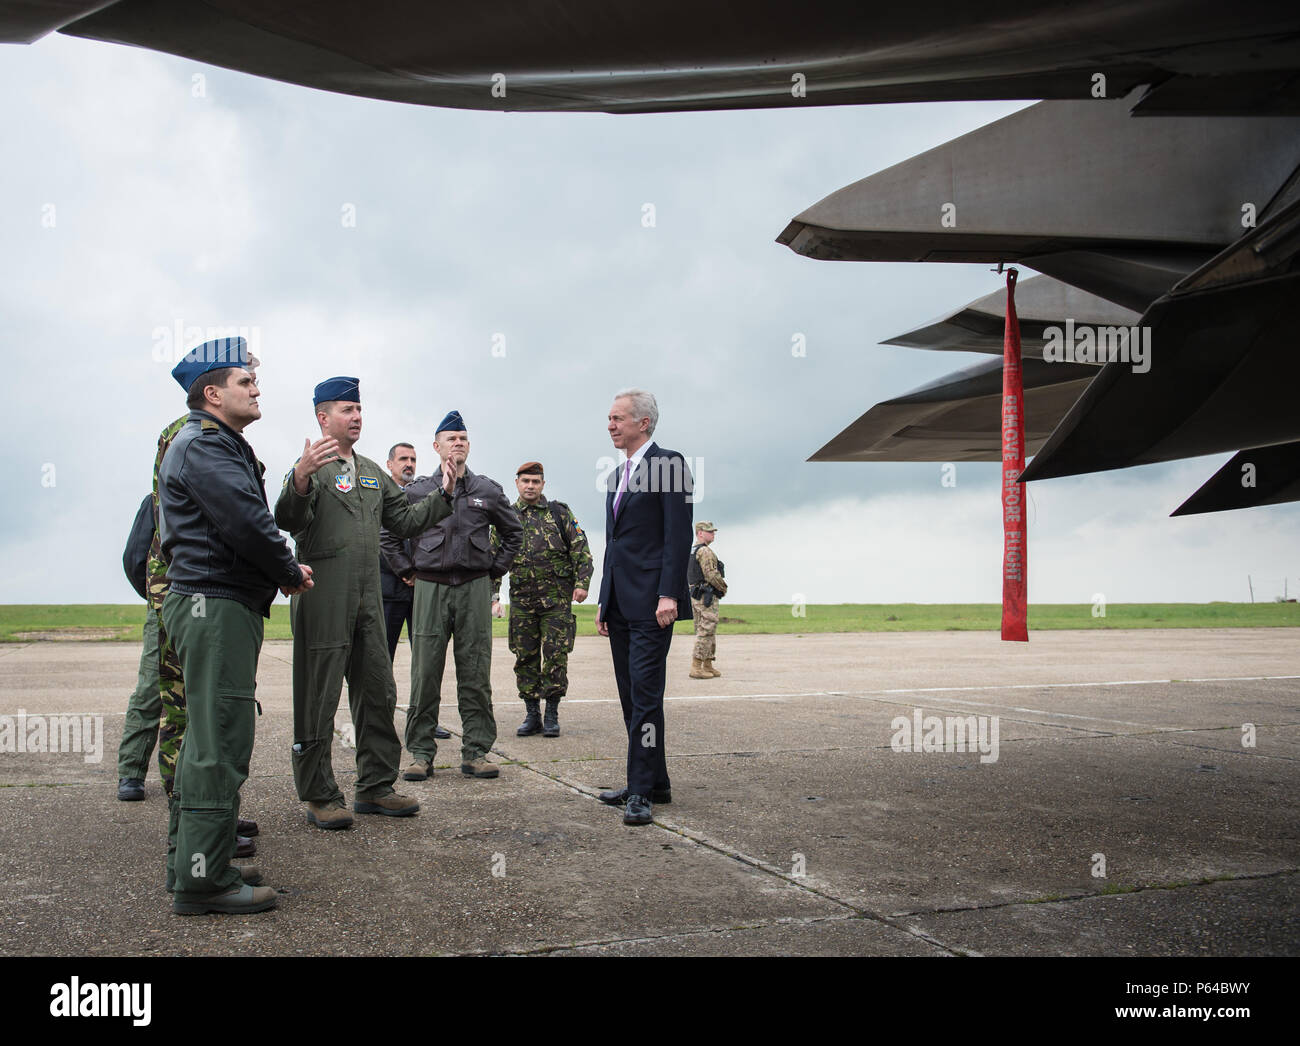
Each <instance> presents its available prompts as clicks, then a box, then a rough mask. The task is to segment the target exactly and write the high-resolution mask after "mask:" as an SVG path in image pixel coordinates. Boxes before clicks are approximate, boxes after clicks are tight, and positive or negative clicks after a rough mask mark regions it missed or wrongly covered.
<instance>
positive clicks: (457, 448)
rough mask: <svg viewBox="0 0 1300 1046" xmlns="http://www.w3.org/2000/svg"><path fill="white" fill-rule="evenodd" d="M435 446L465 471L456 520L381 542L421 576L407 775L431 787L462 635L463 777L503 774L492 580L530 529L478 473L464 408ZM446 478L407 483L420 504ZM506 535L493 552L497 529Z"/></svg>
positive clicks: (405, 573) (394, 561) (394, 560)
mask: <svg viewBox="0 0 1300 1046" xmlns="http://www.w3.org/2000/svg"><path fill="white" fill-rule="evenodd" d="M433 447H434V450H436V451H437V452H438V457H439V458H440V459H441V460H442V462H443V464H444V467H446V466H448V465H450V466H451V467H453V468H454V469H455V470H456V476H457V479H456V488H455V494H454V495H453V497H452V514H451V516H450V517H449V518H447V519H444V520H443V521H442V522H440V523H439V524H438V525H437V526H435V527H433V528H432V529H430V530H426V531H425V532H424V533H423V534H421V535H419V537H417V538H414V539H412V540H411V541H409V542H407V543H406V545H405V546H404V545H403V543H402V542H401V541H400V540H399V539H398V537H397V536H396V535H394V534H389V533H387V532H385V534H384V536H383V538H382V540H381V543H380V546H381V548H382V549H383V552H384V555H385V556H387V557H388V565H389V566H390V567H392V569H393V573H395V574H397V575H398V576H399V577H402V578H412V577H413V578H415V606H414V610H413V613H412V621H413V623H414V627H413V628H412V630H411V635H412V644H411V704H410V709H409V711H408V712H407V716H406V748H407V751H409V752H410V753H411V756H412V757H413V762H412V763H411V765H410V766H408V767H407V768H406V770H405V772H404V773H403V774H402V777H403V778H404V779H405V780H407V781H423V780H426V779H427V778H428V777H430V776H431V775H432V773H433V757H434V755H435V754H436V753H437V751H438V742H437V739H436V738H435V737H434V734H433V728H434V726H435V725H436V724H437V722H438V712H439V708H440V706H441V703H442V672H443V668H444V666H445V664H446V660H447V641H448V640H449V639H452V638H454V640H455V645H454V648H453V649H454V655H455V658H456V703H457V706H458V708H459V711H460V717H461V726H462V727H463V736H462V737H461V762H460V769H461V773H462V774H464V775H465V776H467V777H479V778H489V777H496V776H497V775H498V774H499V773H500V771H499V770H498V769H497V767H496V766H495V765H493V764H491V763H489V762H488V761H487V759H486V756H487V753H488V751H489V750H490V749H491V747H492V745H493V744H495V743H496V738H497V724H496V718H495V716H494V715H493V714H492V683H491V670H492V581H493V580H494V579H497V578H500V577H501V576H502V575H504V574H505V573H506V571H508V570H509V569H510V563H511V561H512V560H513V559H514V558H515V553H516V552H518V551H519V546H520V544H521V542H522V537H523V527H522V525H521V524H520V522H519V516H518V515H517V514H516V513H515V510H514V508H513V507H512V506H511V504H510V501H509V500H508V499H507V498H506V496H505V492H504V491H503V490H502V489H501V485H500V484H499V483H497V482H496V481H495V480H491V479H488V477H486V476H480V475H477V474H475V473H473V472H471V471H470V470H469V469H468V468H467V467H466V465H465V461H466V459H467V458H468V457H469V434H468V432H467V431H466V429H465V421H464V419H463V418H461V416H460V412H459V411H452V412H451V413H449V414H448V415H447V416H446V417H445V418H443V419H442V422H441V423H440V424H439V426H438V431H437V433H436V436H435V439H434V442H433ZM436 483H437V479H436V478H433V477H428V476H423V477H420V478H417V479H415V480H414V481H412V482H411V483H410V484H408V485H407V487H406V496H407V497H408V498H410V499H411V500H412V501H418V500H419V499H420V498H422V497H424V496H425V495H426V494H427V493H428V492H429V491H430V490H431V489H433V487H434V485H435V484H436ZM492 527H496V528H497V531H498V534H499V535H500V539H501V543H500V547H499V548H497V549H496V551H495V553H494V552H493V546H492V538H491V528H492Z"/></svg>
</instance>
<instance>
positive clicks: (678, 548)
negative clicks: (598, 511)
mask: <svg viewBox="0 0 1300 1046" xmlns="http://www.w3.org/2000/svg"><path fill="white" fill-rule="evenodd" d="M624 464H625V463H623V462H620V463H619V467H618V468H617V469H615V470H614V472H613V474H612V475H611V476H610V477H609V480H608V482H607V484H606V488H607V491H608V493H606V495H605V562H604V566H603V568H602V569H601V575H600V600H599V601H600V606H601V609H602V610H603V609H604V608H605V607H607V606H609V602H610V595H611V593H613V594H614V595H615V601H616V602H617V604H618V609H619V612H620V613H621V614H622V615H623V616H624V617H625V618H627V619H628V620H629V621H637V620H641V621H644V620H652V619H653V618H654V616H655V610H656V608H657V607H658V605H659V597H660V596H668V597H670V598H674V599H676V600H677V617H678V619H679V620H683V621H686V620H690V618H691V597H690V590H689V588H688V586H687V583H686V565H687V563H688V561H689V560H690V558H691V542H692V540H693V539H694V536H695V531H694V527H693V525H692V515H691V513H692V504H691V502H690V501H688V500H687V495H689V494H690V493H691V492H692V490H693V489H694V485H693V482H694V481H693V479H692V477H691V472H690V469H689V468H688V467H687V465H686V459H685V458H683V457H682V456H681V455H680V454H678V453H677V451H675V450H661V449H660V447H659V445H658V444H656V443H651V444H650V445H649V446H648V447H647V448H646V452H645V455H644V456H643V457H642V458H641V461H640V463H639V464H638V465H637V467H636V469H635V470H634V471H633V473H632V476H631V479H630V481H629V483H628V488H627V490H626V491H625V492H624V494H623V498H622V500H621V501H620V502H619V511H618V518H617V519H615V518H614V495H615V494H616V493H617V491H618V487H619V480H620V478H621V476H622V472H623V468H624Z"/></svg>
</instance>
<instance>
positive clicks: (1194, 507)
mask: <svg viewBox="0 0 1300 1046" xmlns="http://www.w3.org/2000/svg"><path fill="white" fill-rule="evenodd" d="M1288 501H1300V443H1280V444H1278V445H1277V446H1275V447H1255V448H1254V449H1253V450H1243V451H1241V452H1240V453H1238V454H1234V455H1233V457H1232V460H1231V461H1229V462H1228V463H1227V464H1226V465H1224V466H1223V468H1221V469H1219V471H1218V472H1216V473H1215V474H1214V475H1213V476H1211V477H1210V478H1209V479H1208V480H1206V482H1205V484H1204V485H1203V486H1202V487H1201V489H1200V490H1198V491H1197V492H1196V493H1195V494H1193V495H1192V496H1191V497H1190V498H1188V499H1187V500H1186V501H1184V502H1183V503H1182V504H1181V505H1179V506H1178V508H1176V509H1175V510H1174V511H1173V512H1171V513H1170V515H1171V516H1194V515H1196V514H1198V513H1201V512H1224V511H1227V510H1228V509H1236V508H1254V507H1255V506H1256V505H1282V504H1285V503H1286V502H1288Z"/></svg>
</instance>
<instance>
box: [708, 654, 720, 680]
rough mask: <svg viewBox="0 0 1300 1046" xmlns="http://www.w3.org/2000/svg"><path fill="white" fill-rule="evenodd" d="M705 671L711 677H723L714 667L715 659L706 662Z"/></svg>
mask: <svg viewBox="0 0 1300 1046" xmlns="http://www.w3.org/2000/svg"><path fill="white" fill-rule="evenodd" d="M704 671H706V672H708V673H709V675H711V676H713V677H714V678H715V679H716V678H717V677H718V676H720V675H722V673H721V672H719V671H718V670H717V669H716V668H714V667H713V658H709V659H708V660H707V661H705V662H704Z"/></svg>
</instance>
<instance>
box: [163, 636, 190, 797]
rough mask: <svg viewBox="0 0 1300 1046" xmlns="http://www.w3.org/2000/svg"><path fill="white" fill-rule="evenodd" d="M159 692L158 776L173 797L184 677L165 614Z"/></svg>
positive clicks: (181, 729)
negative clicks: (160, 710) (165, 623)
mask: <svg viewBox="0 0 1300 1046" xmlns="http://www.w3.org/2000/svg"><path fill="white" fill-rule="evenodd" d="M158 693H159V696H160V697H161V698H162V719H161V721H160V722H159V724H158V773H159V775H160V776H161V777H162V783H163V788H164V789H165V790H166V792H167V794H168V795H169V796H170V795H171V794H172V788H173V786H174V785H175V782H176V757H177V756H178V755H179V754H180V750H181V741H182V740H183V739H184V737H185V723H186V721H187V714H186V711H185V677H184V676H183V675H182V673H181V662H180V658H178V657H177V656H176V644H175V642H173V640H172V638H171V636H169V635H168V634H167V628H166V626H165V625H164V624H163V618H162V614H159V615H158Z"/></svg>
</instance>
